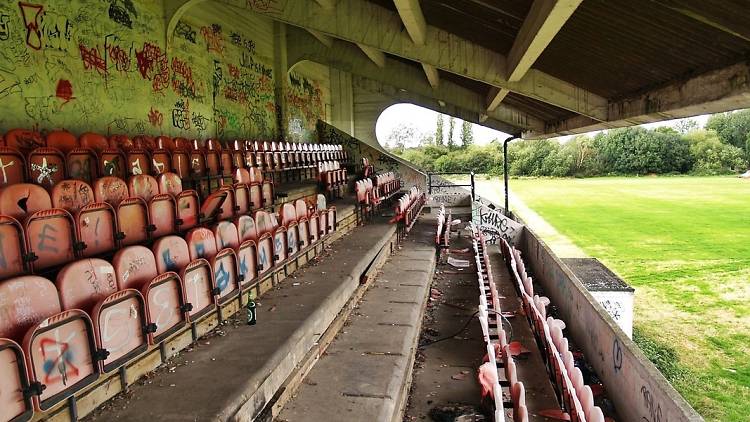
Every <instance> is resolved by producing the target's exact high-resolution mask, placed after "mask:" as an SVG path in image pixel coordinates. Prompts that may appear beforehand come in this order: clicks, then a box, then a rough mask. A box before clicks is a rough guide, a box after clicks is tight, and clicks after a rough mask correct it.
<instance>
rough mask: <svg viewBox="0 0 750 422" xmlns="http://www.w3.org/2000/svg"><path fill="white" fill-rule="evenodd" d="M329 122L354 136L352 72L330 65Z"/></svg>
mask: <svg viewBox="0 0 750 422" xmlns="http://www.w3.org/2000/svg"><path fill="white" fill-rule="evenodd" d="M329 69H330V74H331V117H330V118H331V124H332V125H333V126H335V127H337V128H338V129H340V130H342V131H344V132H346V133H347V134H349V135H351V136H354V92H353V91H352V74H351V73H349V72H346V71H343V70H339V69H336V68H334V67H330V68H329Z"/></svg>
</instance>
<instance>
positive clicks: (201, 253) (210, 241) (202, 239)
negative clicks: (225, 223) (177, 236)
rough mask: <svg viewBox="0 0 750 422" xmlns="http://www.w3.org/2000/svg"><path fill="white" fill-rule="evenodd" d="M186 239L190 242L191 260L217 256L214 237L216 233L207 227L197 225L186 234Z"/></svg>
mask: <svg viewBox="0 0 750 422" xmlns="http://www.w3.org/2000/svg"><path fill="white" fill-rule="evenodd" d="M185 241H186V242H187V244H188V250H189V251H190V259H191V260H195V259H198V258H204V259H210V258H213V257H214V256H216V252H217V249H216V238H215V237H214V233H213V232H212V231H211V230H209V229H207V228H205V227H197V228H194V229H192V230H190V231H189V232H188V233H187V235H185Z"/></svg>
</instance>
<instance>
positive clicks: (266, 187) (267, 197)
mask: <svg viewBox="0 0 750 422" xmlns="http://www.w3.org/2000/svg"><path fill="white" fill-rule="evenodd" d="M261 195H262V196H263V203H262V205H259V206H262V207H270V206H272V205H273V197H274V194H273V182H271V181H268V180H264V181H263V184H262V185H261Z"/></svg>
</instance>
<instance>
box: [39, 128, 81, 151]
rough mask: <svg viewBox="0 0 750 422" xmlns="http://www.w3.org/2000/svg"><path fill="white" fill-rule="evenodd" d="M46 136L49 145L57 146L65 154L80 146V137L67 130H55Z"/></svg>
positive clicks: (51, 146)
mask: <svg viewBox="0 0 750 422" xmlns="http://www.w3.org/2000/svg"><path fill="white" fill-rule="evenodd" d="M46 138H47V146H48V147H50V148H56V149H58V150H60V151H62V153H63V154H66V153H68V151H71V150H72V149H74V148H78V147H79V144H78V139H77V138H76V137H75V136H74V135H73V134H72V133H70V132H68V131H65V130H54V131H52V132H49V133H48V134H47V136H46Z"/></svg>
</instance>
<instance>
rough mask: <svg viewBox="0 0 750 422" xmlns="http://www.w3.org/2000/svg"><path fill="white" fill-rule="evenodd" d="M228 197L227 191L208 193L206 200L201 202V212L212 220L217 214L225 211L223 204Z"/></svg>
mask: <svg viewBox="0 0 750 422" xmlns="http://www.w3.org/2000/svg"><path fill="white" fill-rule="evenodd" d="M226 199H227V191H225V190H217V191H216V192H214V193H212V194H210V195H208V197H207V198H206V200H205V201H203V203H202V204H201V214H203V217H204V218H206V219H208V220H212V219H215V218H216V217H217V216H220V215H221V211H223V209H222V206H223V205H224V201H226Z"/></svg>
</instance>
